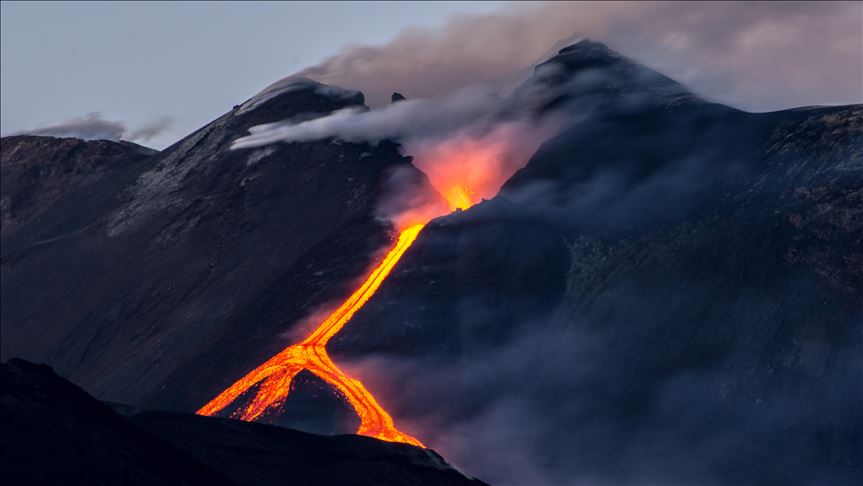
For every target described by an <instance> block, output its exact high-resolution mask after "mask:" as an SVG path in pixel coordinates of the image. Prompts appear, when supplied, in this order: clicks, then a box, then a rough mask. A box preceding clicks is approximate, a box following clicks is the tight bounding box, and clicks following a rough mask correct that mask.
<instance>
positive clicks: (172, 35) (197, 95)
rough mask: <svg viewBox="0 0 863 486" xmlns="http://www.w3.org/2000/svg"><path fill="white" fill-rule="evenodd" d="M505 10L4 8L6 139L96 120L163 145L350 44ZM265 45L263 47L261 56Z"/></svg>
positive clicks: (449, 6) (0, 64)
mask: <svg viewBox="0 0 863 486" xmlns="http://www.w3.org/2000/svg"><path fill="white" fill-rule="evenodd" d="M499 4H500V2H438V1H432V2H410V3H399V2H366V3H349V2H345V3H342V2H335V3H322V2H284V3H281V2H262V3H250V2H248V3H230V2H209V3H208V2H202V3H194V2H188V3H186V2H150V3H147V2H140V3H139V2H116V3H109V2H83V3H66V2H47V3H36V2H2V3H0V14H2V15H0V19H2V20H0V22H2V30H0V36H2V43H0V52H2V59H0V72H2V74H0V76H2V79H0V81H2V82H0V95H2V120H0V132H2V133H3V134H4V135H5V134H8V133H13V132H17V131H21V130H30V129H34V128H37V127H42V126H45V125H50V124H54V123H59V122H63V121H65V120H68V119H70V118H77V117H81V116H83V115H85V114H87V113H90V112H101V113H102V115H103V116H104V118H106V119H108V120H119V121H123V122H125V123H126V124H127V125H128V126H129V128H130V129H135V128H137V127H140V126H143V125H146V124H148V123H151V122H153V121H154V120H158V119H159V118H161V117H165V116H169V117H171V118H172V119H173V122H172V124H171V125H170V127H169V129H168V130H166V131H165V132H164V133H163V134H162V135H160V136H158V137H156V138H154V139H151V140H149V141H146V142H143V143H144V144H145V145H148V146H151V147H155V148H162V147H164V146H166V145H168V144H170V143H172V142H174V141H176V140H177V139H179V138H180V137H182V136H184V135H186V134H188V133H189V132H191V131H192V130H195V129H197V128H199V127H200V126H202V125H204V124H206V123H207V122H209V121H210V120H212V119H214V118H216V117H218V116H219V115H221V114H223V113H224V112H226V111H228V110H230V109H231V107H232V106H233V105H235V104H237V103H240V102H242V101H244V100H245V99H247V98H249V97H250V96H252V95H253V94H255V93H256V92H258V91H260V90H261V89H263V88H264V87H265V86H266V85H268V84H270V83H271V82H273V81H276V80H278V79H280V78H282V77H285V76H287V75H289V74H293V73H294V72H296V71H298V70H300V69H301V68H303V67H305V66H309V65H312V64H315V63H316V62H318V61H320V60H321V59H323V58H325V57H327V56H329V55H332V54H335V53H336V52H337V51H338V50H339V48H341V47H343V46H345V45H348V44H351V43H363V44H379V43H384V42H386V41H388V40H390V39H391V38H392V37H394V36H395V35H396V34H397V33H398V32H400V31H401V30H403V29H405V28H407V27H410V26H428V27H435V26H438V25H441V24H443V23H444V22H445V21H446V19H447V18H448V17H450V16H451V15H453V14H463V13H482V12H490V11H494V10H496V9H497V8H498V7H499ZM262 46H266V47H267V48H266V49H261V47H262Z"/></svg>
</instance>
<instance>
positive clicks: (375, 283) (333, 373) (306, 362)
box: [197, 224, 425, 446]
mask: <svg viewBox="0 0 863 486" xmlns="http://www.w3.org/2000/svg"><path fill="white" fill-rule="evenodd" d="M423 226H425V225H424V224H416V225H414V226H411V227H409V228H407V229H405V230H403V231H402V232H401V234H400V235H399V240H398V242H397V243H396V245H395V246H394V247H393V248H392V249H391V250H390V251H389V253H387V255H386V257H384V260H383V261H382V262H381V263H380V264H379V265H378V266H377V267H376V268H375V269H374V270H373V271H372V272H371V273H370V274H369V276H368V277H366V279H365V281H363V283H362V285H360V287H359V288H358V289H357V290H356V291H354V293H353V294H351V296H350V297H348V299H347V300H346V301H345V302H344V303H343V304H342V305H341V306H339V308H338V309H336V310H335V311H334V312H333V313H332V314H330V315H329V316H328V317H327V318H326V319H325V320H324V322H322V323H321V324H320V325H319V326H318V327H317V328H315V330H314V331H312V333H311V334H309V336H308V337H306V338H305V339H303V340H302V341H301V342H299V343H297V344H294V345H293V346H289V347H288V348H286V349H285V350H284V351H282V352H280V353H279V354H277V355H275V356H273V357H272V358H270V359H269V360H268V361H267V362H265V363H264V364H262V365H261V366H258V367H257V368H255V369H254V370H252V371H251V372H249V373H248V374H247V375H246V376H244V377H242V378H240V379H239V380H238V381H237V382H236V383H234V384H233V385H231V386H230V387H229V388H228V389H226V390H225V391H223V392H222V393H220V394H219V395H218V396H217V397H216V398H214V399H212V400H211V401H210V402H209V403H207V404H206V405H204V406H203V407H201V409H200V410H198V412H197V413H198V414H201V415H213V414H215V413H217V412H219V411H220V410H222V409H223V408H225V407H226V406H228V405H229V404H230V403H231V402H233V401H234V400H236V399H237V398H238V397H239V396H240V395H242V394H243V393H244V392H246V391H247V390H249V389H250V388H252V387H253V386H255V385H258V384H260V385H259V387H258V390H257V394H256V395H255V397H254V398H253V399H252V401H251V402H250V403H249V404H247V405H246V406H245V408H241V409H239V410H237V411H236V412H235V413H234V416H235V417H236V418H240V419H242V420H255V419H257V418H258V417H259V416H260V415H261V414H262V413H264V412H265V411H266V410H267V409H268V408H270V407H276V408H278V407H280V406H281V405H282V404H284V402H285V399H286V398H287V397H288V393H289V392H290V389H291V380H293V378H294V377H295V376H296V375H297V373H299V372H300V371H302V370H304V369H305V370H309V371H310V372H312V373H314V374H315V375H317V376H318V377H320V378H321V379H323V380H324V381H326V382H327V383H329V384H330V385H332V386H333V387H335V388H336V389H337V390H338V391H339V392H341V393H342V394H343V395H344V396H345V398H347V400H348V402H349V403H350V404H351V406H352V407H353V408H354V410H355V411H356V413H357V415H358V416H359V417H360V427H359V429H358V430H357V433H358V434H361V435H368V436H370V437H376V438H378V439H382V440H387V441H391V442H404V443H407V444H413V445H416V446H422V445H423V444H422V443H421V442H420V441H419V440H417V439H416V438H414V437H412V436H410V435H408V434H406V433H404V432H401V431H400V430H398V429H397V428H396V427H395V425H394V424H393V419H392V417H391V416H390V414H388V413H387V412H386V410H384V409H383V407H381V406H380V404H378V402H377V400H375V397H373V396H372V394H371V393H369V391H368V390H366V388H365V387H364V386H363V384H362V383H360V382H359V381H358V380H355V379H353V378H351V377H349V376H347V375H346V374H345V373H344V372H342V371H341V370H340V369H339V368H338V367H337V366H336V365H335V363H333V361H332V360H331V359H330V357H329V355H328V354H327V349H326V345H327V342H328V341H329V340H330V338H332V337H333V336H335V335H336V333H338V332H339V331H340V330H341V329H342V327H344V325H345V324H346V323H347V322H348V321H349V320H350V319H351V317H353V315H354V314H355V313H356V312H357V311H358V310H359V309H360V308H361V307H362V306H363V305H364V304H365V303H366V302H368V300H369V299H370V298H371V297H372V295H374V293H375V292H376V291H377V289H378V287H380V285H381V283H382V282H383V281H384V279H386V278H387V275H389V273H390V271H392V269H393V267H395V265H396V263H398V261H399V259H400V258H401V257H402V255H404V253H405V251H407V249H408V248H410V246H411V244H413V242H414V240H416V238H417V235H418V234H419V232H420V231H421V230H422V229H423Z"/></svg>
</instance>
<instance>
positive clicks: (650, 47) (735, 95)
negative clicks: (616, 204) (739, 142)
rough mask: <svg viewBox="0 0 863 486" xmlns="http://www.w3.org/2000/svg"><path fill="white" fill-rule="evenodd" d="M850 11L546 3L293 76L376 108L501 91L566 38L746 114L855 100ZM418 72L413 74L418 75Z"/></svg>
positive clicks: (862, 31) (856, 21) (860, 57)
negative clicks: (471, 89)
mask: <svg viewBox="0 0 863 486" xmlns="http://www.w3.org/2000/svg"><path fill="white" fill-rule="evenodd" d="M861 16H863V5H861V4H860V3H859V2H790V3H779V2H752V3H743V2H740V3H731V2H709V3H706V2H608V3H604V2H598V3H593V2H578V3H563V2H551V3H547V4H542V5H538V6H536V5H533V6H524V5H520V6H516V7H512V8H510V9H508V10H506V11H504V12H503V13H500V14H493V15H473V16H464V17H458V18H455V19H453V20H452V21H451V22H450V23H449V24H448V25H446V26H445V27H444V28H443V29H440V30H429V29H410V30H406V31H405V32H403V33H402V34H401V35H399V36H398V37H397V38H395V39H394V40H393V41H392V42H390V43H388V44H386V45H384V46H380V47H369V46H362V47H348V48H346V49H345V50H343V51H342V52H341V53H339V54H337V55H335V56H333V57H331V58H329V59H327V60H325V61H323V62H322V63H320V64H318V65H316V66H312V67H309V68H307V69H305V70H303V71H301V72H300V73H299V74H300V75H302V76H307V77H310V78H313V79H315V80H317V81H320V82H323V83H326V84H332V85H337V86H345V87H350V88H353V89H359V90H361V91H362V92H363V93H364V94H365V95H366V99H367V100H368V101H369V104H370V105H372V106H377V105H383V104H385V102H386V101H387V100H388V99H389V96H390V93H391V92H392V91H400V92H402V93H404V94H405V95H406V96H407V97H408V99H411V98H417V97H433V96H439V95H442V94H444V93H451V92H453V91H456V90H458V89H460V88H463V87H465V86H470V85H477V84H481V85H486V86H488V87H489V88H491V89H499V90H504V89H508V88H509V87H512V86H513V85H515V84H516V83H517V82H518V80H519V79H522V78H523V77H525V76H526V74H527V73H526V71H524V68H525V66H531V65H534V64H536V63H537V61H539V60H541V58H543V57H547V56H549V55H550V54H552V53H553V52H554V51H549V50H548V49H549V46H552V45H553V44H554V43H555V42H558V44H557V45H556V46H555V47H558V48H559V47H562V44H563V41H561V39H564V38H568V37H570V36H571V35H573V34H574V33H578V34H582V35H587V36H591V37H594V38H597V39H599V40H601V41H602V42H604V43H606V44H608V45H609V47H611V48H613V49H616V50H618V51H620V52H624V53H626V54H627V55H628V56H630V57H632V58H634V59H635V60H637V61H640V62H642V63H643V64H646V65H649V66H651V67H653V68H655V69H657V70H659V71H660V72H663V73H665V74H667V75H669V76H671V77H672V78H674V79H677V80H679V81H682V82H684V83H685V84H687V85H688V86H690V87H692V88H693V89H694V90H695V91H696V92H699V93H701V94H703V95H706V96H707V97H710V98H714V99H717V100H719V101H721V102H725V103H728V104H731V105H735V106H738V107H740V108H743V109H749V110H756V111H759V110H773V109H780V108H787V107H790V106H800V105H810V104H832V103H841V104H845V103H855V102H857V103H859V102H860V101H861V100H863V90H861V86H863V46H861V42H860V39H861V38H863V23H861V21H860V19H861ZM418 66H422V68H421V69H420V68H418Z"/></svg>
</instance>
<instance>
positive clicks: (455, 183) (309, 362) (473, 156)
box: [197, 124, 538, 446]
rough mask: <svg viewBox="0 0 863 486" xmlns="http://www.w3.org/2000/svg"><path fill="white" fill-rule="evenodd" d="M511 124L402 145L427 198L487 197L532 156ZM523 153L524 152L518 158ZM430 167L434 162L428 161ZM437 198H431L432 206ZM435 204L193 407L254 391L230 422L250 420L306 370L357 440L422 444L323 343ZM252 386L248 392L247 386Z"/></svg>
mask: <svg viewBox="0 0 863 486" xmlns="http://www.w3.org/2000/svg"><path fill="white" fill-rule="evenodd" d="M531 133H533V132H531V130H528V129H526V128H524V127H521V126H519V125H513V124H509V125H506V124H505V125H502V126H501V127H498V128H497V129H495V130H492V131H491V132H486V133H485V135H483V136H481V137H476V136H475V135H472V134H460V135H458V136H454V137H452V138H450V139H449V140H445V141H437V142H435V143H416V144H414V145H413V146H411V147H410V151H411V152H412V153H416V154H417V158H416V159H415V162H416V163H417V165H418V167H419V168H420V169H421V170H423V172H425V173H426V174H427V175H428V177H429V182H430V183H431V186H432V187H433V188H434V189H433V190H435V191H436V194H435V196H434V197H435V198H440V199H443V201H445V202H446V204H447V205H448V206H449V209H450V210H451V211H455V210H458V209H467V208H469V207H470V206H472V205H473V204H475V203H476V202H477V201H479V200H481V199H483V198H486V197H491V196H493V195H494V194H495V192H496V191H497V190H498V189H499V188H500V186H501V184H503V182H504V180H506V178H507V177H509V176H510V175H511V174H512V173H513V172H514V171H515V170H516V169H518V168H519V167H520V165H516V164H514V163H513V160H527V154H528V153H530V152H528V151H531V150H535V149H536V147H537V145H538V142H537V141H536V140H533V141H532V142H531V140H532V139H528V138H525V134H531ZM523 152H524V153H523ZM431 161H434V162H433V163H432V162H431ZM440 199H435V201H437V203H440V202H441V201H440ZM437 203H432V204H429V205H428V206H427V207H426V206H422V207H420V208H419V209H417V208H414V210H412V211H407V212H405V213H404V214H402V215H401V216H400V217H399V219H400V222H399V223H398V224H400V225H401V223H403V222H406V221H412V222H413V223H416V222H417V221H421V223H419V224H411V225H403V226H402V227H405V228H406V229H404V230H402V232H401V234H400V235H399V239H398V242H397V243H396V245H395V246H394V247H393V248H392V249H391V250H390V251H389V253H387V255H386V257H384V259H383V261H382V262H381V263H380V264H378V266H377V267H376V268H375V269H374V270H372V272H371V273H370V274H369V276H368V277H366V279H365V281H363V283H362V285H360V287H359V288H358V289H357V290H356V291H354V293H352V294H351V295H350V297H348V299H347V300H345V302H344V303H342V305H341V306H339V308H338V309H336V310H335V311H334V312H333V313H332V314H330V315H329V316H328V317H327V318H326V319H325V320H324V321H323V322H322V323H321V324H320V325H318V327H317V328H315V329H314V331H312V332H311V334H309V335H308V337H306V338H305V339H303V340H302V341H301V342H299V343H298V344H294V345H292V346H289V347H287V348H286V349H285V350H283V351H282V352H280V353H279V354H277V355H275V356H273V357H272V358H270V359H269V360H268V361H267V362H265V363H264V364H262V365H260V366H258V367H257V368H255V369H254V370H252V371H251V372H249V373H248V374H246V375H245V376H244V377H242V378H240V379H239V380H237V382H236V383H234V384H233V385H231V386H230V387H229V388H228V389H226V390H225V391H223V392H222V393H220V394H219V395H218V396H216V397H215V398H213V399H212V400H211V401H210V402H209V403H207V404H206V405H204V406H203V407H201V409H200V410H198V412H197V413H199V414H201V415H213V414H216V413H218V412H219V411H221V410H223V409H224V408H225V407H227V406H228V405H230V404H231V403H233V402H234V401H235V400H237V399H238V398H239V397H240V396H241V395H243V394H245V393H247V392H249V391H250V390H254V393H255V395H254V397H253V398H252V399H251V401H248V402H246V403H245V404H244V405H243V406H241V407H240V408H238V409H237V410H236V411H235V412H234V413H233V415H232V416H233V417H235V418H239V419H242V420H256V419H257V418H259V417H260V416H261V415H262V414H263V413H264V412H266V411H267V410H268V409H277V408H280V407H281V406H282V405H284V403H285V399H286V398H287V397H288V394H289V393H290V390H291V382H292V380H293V379H294V377H295V376H296V375H297V373H299V372H300V371H302V370H308V371H310V372H312V373H314V374H315V375H317V376H318V377H320V378H321V379H323V380H324V381H326V382H327V383H329V384H330V385H331V386H333V387H334V388H335V389H337V390H338V391H339V392H341V393H342V394H343V395H344V396H345V398H347V400H348V402H349V403H350V404H351V406H352V407H353V409H354V411H356V413H357V415H358V416H359V418H360V426H359V430H358V431H357V433H358V434H361V435H367V436H371V437H376V438H378V439H382V440H387V441H391V442H404V443H407V444H413V445H417V446H422V445H423V444H422V443H421V442H420V441H419V440H417V439H416V438H415V437H412V436H410V435H408V434H406V433H404V432H402V431H400V430H398V429H397V428H396V427H395V425H394V424H393V419H392V417H391V416H390V414H389V413H387V412H386V410H384V409H383V407H381V405H380V404H379V403H378V402H377V400H375V398H374V397H373V396H372V394H371V393H370V392H369V391H368V390H367V389H366V388H365V387H364V386H363V384H362V383H360V382H359V381H358V380H355V379H353V378H351V377H349V376H347V375H346V374H345V373H344V372H342V371H341V370H340V369H339V368H338V367H337V366H336V365H335V363H333V361H332V359H330V357H329V355H328V354H327V350H326V345H327V342H328V341H329V340H330V338H332V337H333V336H334V335H336V333H338V332H339V331H340V330H341V329H342V327H344V325H345V324H346V323H347V322H348V321H349V320H350V319H351V317H353V315H354V314H355V313H356V312H357V311H358V310H359V309H360V308H361V307H362V306H363V305H364V304H365V303H366V302H367V301H368V300H369V299H370V298H371V297H372V295H374V293H375V292H376V291H377V289H378V287H380V285H381V283H382V282H383V281H384V279H386V278H387V275H389V273H390V271H391V270H392V269H393V267H395V265H396V264H397V263H398V261H399V259H400V258H401V257H402V255H404V253H405V252H406V251H407V249H408V248H410V246H411V244H413V242H414V240H416V238H417V235H419V233H420V231H422V229H423V227H424V226H425V222H428V221H430V220H431V219H432V218H435V217H437V216H441V214H442V211H441V210H442V209H443V208H442V207H441V206H440V205H438V204H437ZM256 386H257V388H256V389H255V388H254V387H256Z"/></svg>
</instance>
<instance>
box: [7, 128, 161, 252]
mask: <svg viewBox="0 0 863 486" xmlns="http://www.w3.org/2000/svg"><path fill="white" fill-rule="evenodd" d="M155 153H156V151H155V150H152V149H148V148H146V147H142V146H140V145H135V144H134V143H130V142H111V141H108V140H93V141H85V140H81V139H78V138H55V137H39V136H31V135H16V136H11V137H4V138H3V139H2V140H0V181H2V182H0V234H2V238H5V237H6V236H8V234H9V233H10V232H11V231H14V230H15V229H16V228H18V227H19V226H22V225H24V224H26V223H28V222H29V221H30V220H31V219H34V218H37V217H38V216H39V214H40V213H41V212H42V211H44V210H45V209H47V208H48V207H50V206H51V205H53V204H55V203H57V202H58V200H60V199H61V198H63V197H64V196H68V195H70V194H72V195H71V196H69V199H70V200H72V201H74V200H75V199H77V198H78V197H80V196H77V195H74V194H75V192H76V191H86V190H87V188H88V187H89V186H92V185H93V184H95V183H97V182H98V181H99V180H100V179H102V178H105V177H110V176H112V175H114V174H117V173H121V172H123V171H127V170H129V169H130V168H132V167H134V166H136V165H138V164H140V163H141V162H142V161H143V160H144V159H146V158H148V157H149V156H151V155H153V154H155Z"/></svg>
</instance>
